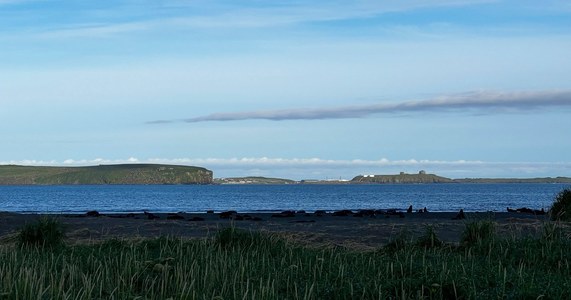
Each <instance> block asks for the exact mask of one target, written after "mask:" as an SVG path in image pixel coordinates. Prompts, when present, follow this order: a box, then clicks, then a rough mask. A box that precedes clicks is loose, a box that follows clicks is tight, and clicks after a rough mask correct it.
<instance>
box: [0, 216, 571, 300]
mask: <svg viewBox="0 0 571 300" xmlns="http://www.w3.org/2000/svg"><path fill="white" fill-rule="evenodd" d="M570 259H571V243H570V241H569V238H568V237H566V236H565V235H564V234H562V233H561V231H560V230H559V229H558V227H557V226H555V225H552V224H546V226H545V228H544V233H543V235H542V236H541V237H537V238H535V239H516V238H508V239H499V238H497V237H496V236H495V235H494V232H493V223H491V222H482V221H480V222H477V223H470V224H467V228H466V232H465V234H464V236H463V239H462V243H461V245H460V246H450V245H444V244H442V243H440V242H439V240H438V237H437V236H435V235H434V231H432V230H431V229H430V228H427V232H426V235H425V236H423V237H421V238H420V239H418V240H414V241H411V240H409V239H407V238H406V235H401V236H399V237H397V238H395V239H394V240H393V242H391V243H390V244H388V245H387V246H385V247H384V248H382V249H379V250H378V251H375V252H355V251H350V250H346V249H339V248H331V249H313V248H307V247H302V246H299V245H296V244H291V243H289V242H288V241H287V240H285V239H282V238H279V237H276V236H274V235H269V234H262V233H250V232H243V231H238V230H235V229H226V230H223V231H221V232H220V233H219V234H218V235H217V237H216V238H215V239H209V240H181V239H177V238H166V237H163V238H157V239H150V240H140V241H121V240H109V241H105V242H102V243H96V244H91V245H68V246H65V245H58V246H54V247H40V246H26V245H25V244H23V245H20V246H17V245H16V244H15V243H11V244H4V245H0V299H98V298H103V299H169V298H171V299H396V298H399V299H411V298H412V299H417V298H425V299H454V298H459V299H493V298H510V299H536V298H538V297H540V298H545V299H570V298H571V266H570Z"/></svg>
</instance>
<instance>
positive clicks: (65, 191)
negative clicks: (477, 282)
mask: <svg viewBox="0 0 571 300" xmlns="http://www.w3.org/2000/svg"><path fill="white" fill-rule="evenodd" d="M564 188H569V185H565V184H524V183H513V184H467V183H466V184H464V183H463V184H370V185H366V184H363V185H313V184H306V185H304V184H294V185H50V186H0V211H7V212H18V213H53V214H57V213H85V212H86V211H90V210H97V211H99V212H100V213H128V212H133V213H136V212H143V211H149V212H189V213H191V212H192V213H205V212H206V211H208V210H214V211H215V212H221V211H227V210H236V211H238V212H250V213H252V212H279V211H283V210H305V211H307V212H312V211H315V210H326V211H335V210H341V209H351V210H359V209H396V210H406V208H408V206H409V205H412V206H413V209H415V210H416V209H421V208H424V207H426V208H427V210H428V211H434V212H445V211H458V210H460V209H464V211H467V212H470V211H480V212H486V211H493V212H502V211H506V208H507V207H510V208H521V207H528V208H532V209H542V208H544V209H548V208H549V207H550V205H551V203H552V202H553V199H554V197H555V196H556V195H557V193H559V192H560V191H561V190H563V189H564Z"/></svg>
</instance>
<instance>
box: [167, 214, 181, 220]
mask: <svg viewBox="0 0 571 300" xmlns="http://www.w3.org/2000/svg"><path fill="white" fill-rule="evenodd" d="M167 220H184V217H183V216H181V215H179V214H169V215H168V216H167Z"/></svg>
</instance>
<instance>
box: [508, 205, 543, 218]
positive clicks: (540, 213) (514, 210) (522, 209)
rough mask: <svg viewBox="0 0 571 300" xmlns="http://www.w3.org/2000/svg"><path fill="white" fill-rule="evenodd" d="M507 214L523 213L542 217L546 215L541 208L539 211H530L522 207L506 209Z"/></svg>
mask: <svg viewBox="0 0 571 300" xmlns="http://www.w3.org/2000/svg"><path fill="white" fill-rule="evenodd" d="M507 210H508V212H511V213H524V214H531V215H537V216H543V215H545V214H547V212H546V211H545V210H544V209H543V208H542V209H541V210H537V209H531V208H527V207H522V208H518V209H511V208H509V207H508V208H507Z"/></svg>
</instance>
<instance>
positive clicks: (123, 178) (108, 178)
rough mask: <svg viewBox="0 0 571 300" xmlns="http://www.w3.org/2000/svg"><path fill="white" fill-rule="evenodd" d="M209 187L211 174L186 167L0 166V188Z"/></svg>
mask: <svg viewBox="0 0 571 300" xmlns="http://www.w3.org/2000/svg"><path fill="white" fill-rule="evenodd" d="M211 183H212V171H210V170H207V169H205V168H200V167H189V166H175V165H159V164H120V165H99V166H89V167H34V166H17V165H4V166H0V185H56V184H211Z"/></svg>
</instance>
